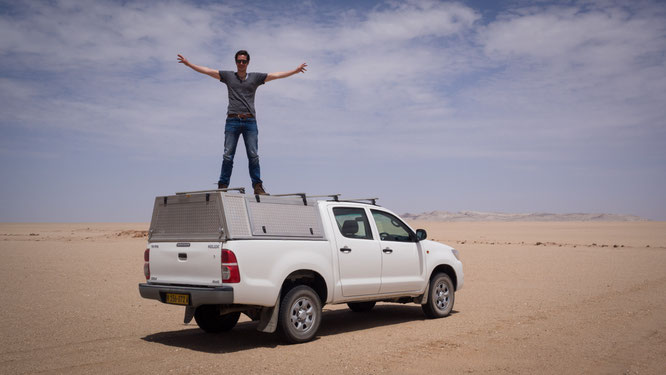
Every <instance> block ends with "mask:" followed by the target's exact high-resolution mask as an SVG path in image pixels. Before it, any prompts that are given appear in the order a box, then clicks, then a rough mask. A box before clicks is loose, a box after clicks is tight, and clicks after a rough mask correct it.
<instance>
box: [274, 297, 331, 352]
mask: <svg viewBox="0 0 666 375" xmlns="http://www.w3.org/2000/svg"><path fill="white" fill-rule="evenodd" d="M320 323H321V301H320V300H319V295H317V293H315V291H314V290H312V288H310V287H309V286H307V285H299V286H297V287H295V288H293V289H291V290H290V291H289V292H287V293H286V294H285V295H284V296H283V297H282V300H281V301H280V312H279V315H278V328H279V330H278V331H279V333H280V336H282V338H283V339H285V340H286V341H287V342H289V343H291V344H297V343H301V342H306V341H310V340H312V339H313V338H314V337H315V335H316V334H317V330H318V329H319V324H320Z"/></svg>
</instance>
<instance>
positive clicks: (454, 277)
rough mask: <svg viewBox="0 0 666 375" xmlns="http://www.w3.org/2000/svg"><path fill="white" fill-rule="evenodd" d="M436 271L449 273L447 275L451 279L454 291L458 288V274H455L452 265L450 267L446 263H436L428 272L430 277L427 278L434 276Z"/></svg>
mask: <svg viewBox="0 0 666 375" xmlns="http://www.w3.org/2000/svg"><path fill="white" fill-rule="evenodd" d="M438 273H445V274H447V275H449V277H450V278H451V281H453V288H454V290H456V291H457V290H458V276H457V275H456V271H455V270H454V269H453V267H451V266H450V265H448V264H440V265H438V266H437V267H435V268H434V269H433V270H432V272H431V273H430V279H429V280H432V278H433V276H435V275H436V274H438Z"/></svg>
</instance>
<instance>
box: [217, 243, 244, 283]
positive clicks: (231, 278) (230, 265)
mask: <svg viewBox="0 0 666 375" xmlns="http://www.w3.org/2000/svg"><path fill="white" fill-rule="evenodd" d="M221 258H222V282H223V283H239V282H240V272H239V270H238V261H237V260H236V254H234V252H233V251H231V250H226V249H222V256H221Z"/></svg>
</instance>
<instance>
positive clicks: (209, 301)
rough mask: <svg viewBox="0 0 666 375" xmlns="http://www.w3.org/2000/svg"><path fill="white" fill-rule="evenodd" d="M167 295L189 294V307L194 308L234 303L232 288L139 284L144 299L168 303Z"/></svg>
mask: <svg viewBox="0 0 666 375" xmlns="http://www.w3.org/2000/svg"><path fill="white" fill-rule="evenodd" d="M167 293H175V294H188V295H189V296H190V298H189V300H190V303H189V305H188V306H192V307H197V306H201V305H230V304H232V303H234V288H233V287H230V286H218V287H213V288H205V287H193V286H174V285H159V284H147V283H142V284H139V294H141V297H143V298H147V299H155V300H158V301H160V302H162V303H166V294H167Z"/></svg>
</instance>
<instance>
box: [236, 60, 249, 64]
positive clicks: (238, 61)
mask: <svg viewBox="0 0 666 375" xmlns="http://www.w3.org/2000/svg"><path fill="white" fill-rule="evenodd" d="M236 64H247V60H236Z"/></svg>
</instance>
